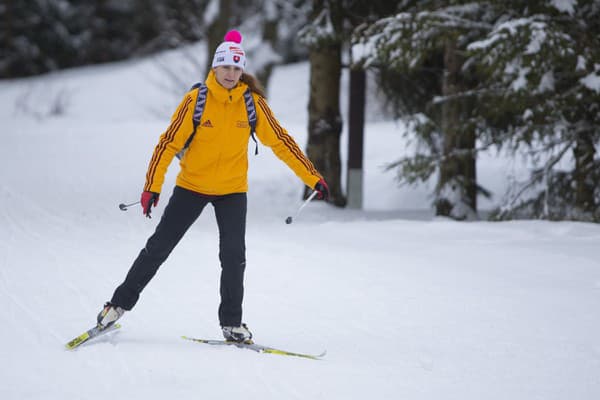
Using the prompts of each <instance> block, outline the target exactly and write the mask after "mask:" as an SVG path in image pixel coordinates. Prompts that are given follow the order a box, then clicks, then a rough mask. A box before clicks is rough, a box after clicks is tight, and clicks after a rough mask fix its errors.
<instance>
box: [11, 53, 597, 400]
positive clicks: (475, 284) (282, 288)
mask: <svg viewBox="0 0 600 400" xmlns="http://www.w3.org/2000/svg"><path fill="white" fill-rule="evenodd" d="M188 50H189V49H188ZM192 53H193V52H192ZM188 54H190V53H189V52H182V51H173V52H167V53H165V54H163V55H162V56H161V60H169V62H168V63H167V65H172V66H173V67H175V66H178V67H179V66H181V65H182V64H185V63H186V62H187V61H186V60H183V57H185V56H186V55H188ZM197 54H200V52H198V53H197ZM198 64H199V65H202V63H198ZM164 65H165V63H161V64H159V63H157V58H149V59H144V60H137V61H128V62H123V63H115V64H108V65H104V66H95V67H88V68H81V69H76V70H70V71H65V72H61V73H56V74H50V75H46V76H43V77H38V78H30V79H23V80H13V81H4V82H0V104H1V105H2V107H0V118H1V120H2V126H3V129H2V131H1V132H0V138H1V140H2V145H1V146H0V204H1V206H2V207H0V304H2V307H1V309H0V324H1V325H2V331H1V332H2V333H1V334H0V335H1V338H2V341H1V344H0V359H2V363H1V364H0V382H1V383H2V385H0V398H2V399H10V400H12V399H45V400H52V399H91V400H93V399H106V398H108V397H109V396H110V398H144V399H161V400H162V399H165V398H175V399H197V398H207V399H214V398H247V399H265V400H270V399H290V398H297V399H364V398H389V399H395V398H402V399H461V400H469V399H473V400H475V399H477V400H480V399H482V398H485V399H499V400H500V399H502V400H505V399H511V400H515V399H527V400H531V399H543V400H552V399H557V400H558V399H565V398H573V399H580V400H582V399H590V400H591V399H597V398H598V397H599V396H600V380H599V379H598V376H600V321H599V319H598V310H599V309H600V258H599V257H598V254H599V253H598V242H599V241H600V226H598V225H594V224H585V223H574V222H547V221H519V222H504V223H491V222H469V223H460V222H453V221H450V220H446V219H440V218H432V217H431V207H430V201H431V199H429V198H428V196H427V193H429V191H430V190H431V188H419V189H407V188H398V187H397V186H396V185H395V183H394V176H393V175H394V174H393V173H384V172H383V166H384V165H385V164H386V163H388V162H391V161H393V160H395V159H397V158H398V157H399V156H400V155H401V154H402V152H403V151H405V148H406V146H407V143H406V139H405V138H404V137H403V135H402V133H403V129H404V127H403V125H401V124H398V123H395V122H393V121H385V120H380V121H372V120H369V119H368V121H369V122H368V125H367V127H366V138H365V146H366V148H365V187H364V189H365V190H364V193H365V201H364V204H365V209H364V210H342V209H336V208H333V207H331V206H328V205H325V204H321V203H316V202H315V203H311V204H309V206H307V207H306V208H305V209H304V210H303V212H302V214H300V216H299V217H298V218H296V219H295V221H294V223H293V224H291V225H286V224H285V223H284V220H285V218H286V217H287V216H288V215H291V214H292V213H293V212H294V211H295V210H296V209H297V208H298V207H299V206H300V204H301V200H300V194H301V191H302V187H301V185H300V183H299V181H298V179H297V178H296V177H295V176H294V175H293V174H292V173H291V172H290V171H289V170H288V169H287V168H286V167H285V166H284V165H283V164H282V163H281V162H279V161H278V160H277V159H276V158H275V157H274V156H273V155H272V154H271V152H270V151H269V150H268V149H266V148H265V147H264V146H261V148H260V154H259V155H258V156H257V157H254V156H253V155H251V156H250V192H249V212H248V232H247V248H248V252H247V257H248V267H247V274H246V282H245V283H246V297H245V318H244V319H245V321H246V322H247V323H248V324H249V326H250V327H251V329H252V330H253V331H254V334H255V337H256V340H257V342H259V343H262V344H268V345H271V346H275V347H280V348H284V349H287V350H291V351H302V352H320V351H321V350H324V349H327V356H326V357H325V359H324V360H322V361H313V360H305V359H300V358H285V357H281V356H275V355H266V354H265V355H260V354H256V353H253V352H250V351H243V350H240V349H235V348H213V347H209V346H204V345H200V344H194V343H190V342H187V341H184V340H182V339H181V338H180V336H181V335H188V336H196V337H204V338H218V337H219V335H220V330H219V327H218V320H217V313H216V310H217V305H218V278H219V265H218V256H217V241H218V237H217V232H216V223H215V221H214V214H213V211H212V210H211V209H210V207H208V208H207V209H206V210H205V212H204V213H203V215H202V216H201V217H200V218H199V220H198V221H197V222H196V224H195V225H194V226H193V227H192V229H191V230H190V231H189V232H188V234H187V235H186V237H185V238H184V239H183V240H182V242H181V243H180V244H179V246H178V247H177V248H176V249H175V251H174V252H173V253H172V255H171V257H170V258H169V259H168V260H167V262H166V263H165V264H164V265H163V267H162V268H161V269H160V270H159V272H158V274H157V276H156V278H155V279H154V280H153V281H152V282H151V283H150V285H149V286H148V287H147V288H146V290H145V291H144V292H143V294H142V297H141V299H140V302H139V303H138V305H137V306H136V308H135V309H134V310H133V311H132V312H130V313H127V314H126V315H125V316H124V317H123V319H122V320H121V321H122V325H123V328H122V329H121V330H120V331H119V332H116V333H114V334H111V335H110V336H107V337H105V338H103V339H101V340H99V341H98V342H96V343H94V344H92V345H89V346H84V347H82V348H80V349H79V350H77V351H74V352H69V351H66V350H65V349H64V344H65V343H66V342H67V341H69V340H70V339H72V338H73V337H74V336H76V335H78V334H79V333H81V332H82V331H83V330H85V329H87V328H89V327H90V326H91V325H92V324H93V323H94V321H95V316H96V314H97V312H98V311H99V310H100V308H101V306H102V303H103V302H104V301H106V300H108V299H109V298H110V296H111V294H112V292H113V290H114V288H115V287H116V285H117V284H119V283H120V282H121V281H122V279H123V278H124V276H125V274H126V272H127V270H128V268H129V266H130V264H131V262H132V261H133V259H134V258H135V257H136V255H137V253H138V251H139V249H140V248H141V247H142V246H143V245H144V243H145V240H146V238H147V237H148V236H149V235H150V234H151V233H152V232H153V230H154V227H155V226H156V224H157V222H158V218H156V217H155V218H153V219H151V220H148V219H146V218H143V217H142V215H141V212H140V209H139V208H136V207H132V208H131V209H130V210H129V211H127V212H123V211H120V210H119V209H118V207H117V205H118V204H119V203H121V202H126V203H130V202H133V201H136V200H137V199H138V198H139V192H140V190H141V189H142V185H143V180H144V176H145V172H146V166H147V163H148V161H149V158H150V155H151V152H152V149H153V147H154V145H155V143H156V141H157V139H158V135H159V134H160V133H161V132H162V131H163V130H164V129H165V128H166V125H167V124H168V118H169V115H168V114H169V111H170V112H172V110H174V107H175V106H176V104H177V103H178V101H179V100H180V95H176V94H175V93H176V92H177V91H176V90H167V89H165V87H168V86H169V85H170V81H169V77H167V76H166V74H165V70H164ZM184 70H185V69H184ZM308 71H309V70H308V64H307V63H299V64H295V65H290V66H285V67H277V68H276V69H275V73H274V76H273V78H272V81H271V82H270V90H271V92H270V93H269V101H270V104H271V105H272V107H273V109H274V112H275V113H276V115H277V116H278V117H279V119H280V120H281V122H282V123H283V124H284V125H285V126H286V127H287V128H288V129H289V131H290V133H291V134H293V135H295V137H296V139H297V141H298V142H299V143H300V144H301V145H302V146H303V147H304V146H305V144H306V126H307V111H306V105H307V103H308V93H307V90H308V89H307V87H308ZM188 73H189V75H186V74H184V73H179V72H178V74H177V75H178V77H179V78H181V79H182V80H187V82H188V84H189V85H191V84H192V83H194V82H196V81H197V80H199V77H198V76H196V75H194V73H193V72H188ZM161 78H162V80H161ZM344 79H345V81H347V77H345V78H344ZM159 83H160V84H159ZM181 90H185V88H183V89H181ZM60 93H64V94H63V95H59V94H60ZM61 96H62V97H61ZM343 96H344V98H346V97H347V96H346V88H345V87H344V88H343ZM57 99H62V100H57ZM57 102H58V103H59V104H61V107H54V105H56V103H57ZM346 108H347V107H346V105H344V108H343V111H344V114H345V110H346ZM157 110H160V112H158V111H157ZM163 110H166V111H164V112H163ZM342 142H343V143H344V145H343V147H342V156H343V158H344V159H345V157H346V156H345V153H346V148H345V146H346V145H345V143H347V138H346V131H344V134H343V137H342ZM250 147H251V148H250V150H249V152H250V154H252V152H253V146H250ZM177 169H178V168H177V165H172V166H171V169H170V170H169V174H168V176H167V180H166V183H165V186H164V190H163V195H162V197H161V200H160V203H159V207H158V208H157V209H156V211H155V215H156V216H158V215H160V214H161V212H162V210H163V209H164V206H165V204H166V203H167V200H168V197H169V194H170V192H171V191H172V186H173V184H174V180H175V175H176V173H177ZM509 170H510V168H509V167H507V162H506V160H502V159H499V158H496V157H493V156H492V155H488V156H485V157H483V158H482V159H481V160H480V163H479V170H478V177H479V178H480V179H481V181H482V184H483V185H484V186H486V187H487V188H488V189H491V190H492V191H493V192H494V193H497V194H501V193H502V189H503V185H505V183H504V180H505V179H506V178H507V174H509V173H510V171H509ZM488 205H489V204H488Z"/></svg>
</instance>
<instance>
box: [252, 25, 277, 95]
mask: <svg viewBox="0 0 600 400" xmlns="http://www.w3.org/2000/svg"><path fill="white" fill-rule="evenodd" d="M278 26H279V18H273V19H269V20H266V21H265V23H264V25H263V34H262V40H263V42H264V43H269V44H270V45H271V47H273V48H275V44H276V43H277V40H278V34H277V28H278ZM274 66H275V64H274V63H271V62H270V63H266V64H265V65H264V66H263V68H261V69H260V70H259V71H256V78H258V80H259V82H260V83H262V85H263V86H264V88H265V90H268V85H269V78H270V77H271V72H272V71H273V67H274Z"/></svg>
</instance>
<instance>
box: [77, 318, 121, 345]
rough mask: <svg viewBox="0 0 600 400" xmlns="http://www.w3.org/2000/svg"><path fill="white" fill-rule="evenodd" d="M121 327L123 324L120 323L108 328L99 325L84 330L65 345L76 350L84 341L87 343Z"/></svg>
mask: <svg viewBox="0 0 600 400" xmlns="http://www.w3.org/2000/svg"><path fill="white" fill-rule="evenodd" d="M120 327H121V325H119V324H114V325H111V326H109V327H108V328H106V329H100V328H98V327H97V326H95V327H93V328H92V329H89V330H87V331H85V332H83V333H82V334H81V335H79V336H77V337H76V338H75V339H73V340H71V341H70V342H69V343H67V344H66V345H65V347H66V348H67V349H68V350H74V349H76V348H77V347H79V346H81V345H82V344H83V343H86V342H88V341H89V340H91V339H94V338H97V337H98V336H102V335H104V334H106V333H109V332H112V331H115V330H117V329H119V328H120Z"/></svg>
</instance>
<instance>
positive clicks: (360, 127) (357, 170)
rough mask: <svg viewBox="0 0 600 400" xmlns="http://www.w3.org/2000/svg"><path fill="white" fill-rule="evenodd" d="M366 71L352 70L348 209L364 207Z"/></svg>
mask: <svg viewBox="0 0 600 400" xmlns="http://www.w3.org/2000/svg"><path fill="white" fill-rule="evenodd" d="M365 75H366V74H365V71H364V70H363V69H359V68H351V69H350V101H349V102H348V103H349V113H348V115H349V120H350V121H349V125H348V175H347V192H348V196H347V197H348V204H347V206H348V208H354V209H361V208H362V206H363V142H364V125H365V89H366V78H365Z"/></svg>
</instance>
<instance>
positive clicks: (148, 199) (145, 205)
mask: <svg viewBox="0 0 600 400" xmlns="http://www.w3.org/2000/svg"><path fill="white" fill-rule="evenodd" d="M159 196H160V193H155V192H142V199H141V200H140V203H141V204H142V212H143V213H144V215H145V216H146V217H148V218H152V217H151V216H150V207H151V206H152V204H154V207H156V206H157V205H158V197H159Z"/></svg>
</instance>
